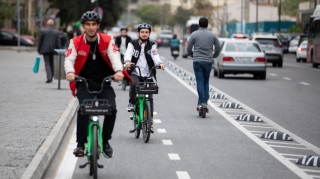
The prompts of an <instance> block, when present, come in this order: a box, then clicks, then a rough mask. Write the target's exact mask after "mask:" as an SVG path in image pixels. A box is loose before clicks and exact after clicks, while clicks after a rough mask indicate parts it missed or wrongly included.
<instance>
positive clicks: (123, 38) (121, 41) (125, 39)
mask: <svg viewBox="0 0 320 179" xmlns="http://www.w3.org/2000/svg"><path fill="white" fill-rule="evenodd" d="M120 31H121V35H120V36H118V37H116V45H117V47H118V49H119V51H120V55H121V62H122V63H124V60H123V56H124V54H125V53H126V50H127V47H128V44H129V42H131V40H132V39H131V37H130V36H128V35H127V32H128V29H127V28H126V27H122V28H121V29H120Z"/></svg>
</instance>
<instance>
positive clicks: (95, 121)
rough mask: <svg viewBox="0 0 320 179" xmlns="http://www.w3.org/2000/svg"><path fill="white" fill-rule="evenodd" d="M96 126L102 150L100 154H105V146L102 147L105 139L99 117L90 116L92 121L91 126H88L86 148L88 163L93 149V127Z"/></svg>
mask: <svg viewBox="0 0 320 179" xmlns="http://www.w3.org/2000/svg"><path fill="white" fill-rule="evenodd" d="M94 125H96V126H97V127H98V138H99V140H98V144H99V146H100V149H99V153H100V154H101V153H103V147H102V146H103V145H102V141H103V138H102V127H101V125H100V123H99V118H98V116H93V115H92V116H90V121H89V125H88V142H87V144H86V146H85V148H86V151H87V158H88V161H90V160H91V155H92V154H91V153H92V151H91V149H92V148H93V132H92V128H93V126H94Z"/></svg>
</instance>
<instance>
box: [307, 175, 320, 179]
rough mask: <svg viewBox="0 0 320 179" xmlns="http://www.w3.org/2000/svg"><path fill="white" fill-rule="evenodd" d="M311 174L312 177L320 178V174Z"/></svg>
mask: <svg viewBox="0 0 320 179" xmlns="http://www.w3.org/2000/svg"><path fill="white" fill-rule="evenodd" d="M309 176H310V177H312V178H320V176H318V175H309Z"/></svg>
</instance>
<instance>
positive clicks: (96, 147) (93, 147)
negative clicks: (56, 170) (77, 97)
mask: <svg viewBox="0 0 320 179" xmlns="http://www.w3.org/2000/svg"><path fill="white" fill-rule="evenodd" d="M112 80H113V76H109V77H105V78H104V79H103V81H102V84H101V89H100V91H90V90H89V88H88V82H87V80H86V79H85V78H83V77H79V76H77V77H76V78H75V81H76V82H85V83H86V88H87V91H88V92H89V93H90V94H92V95H93V99H85V100H84V101H83V102H82V104H81V105H80V110H81V113H82V114H86V115H90V120H89V125H88V142H87V143H86V144H85V155H86V156H87V159H88V162H86V163H85V164H83V165H79V168H81V169H82V168H85V167H86V166H87V165H88V164H90V168H89V175H90V176H93V178H94V179H97V177H98V168H103V165H100V164H98V160H99V157H100V154H102V155H103V154H104V153H103V138H102V127H101V125H100V123H99V117H98V115H111V112H112V109H111V105H110V104H109V102H108V100H106V99H97V95H98V94H100V93H101V92H102V90H103V84H104V83H107V82H111V81H112Z"/></svg>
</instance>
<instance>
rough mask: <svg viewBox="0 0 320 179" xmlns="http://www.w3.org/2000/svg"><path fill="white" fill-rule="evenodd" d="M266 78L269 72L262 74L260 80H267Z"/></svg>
mask: <svg viewBox="0 0 320 179" xmlns="http://www.w3.org/2000/svg"><path fill="white" fill-rule="evenodd" d="M266 76H267V72H261V73H260V77H259V78H260V79H261V80H265V79H266Z"/></svg>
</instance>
